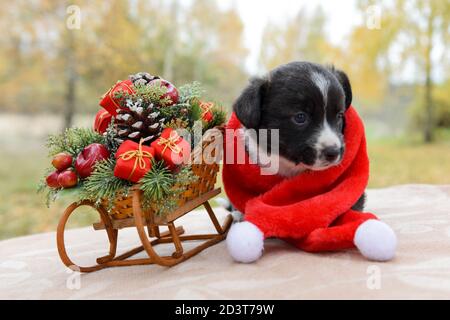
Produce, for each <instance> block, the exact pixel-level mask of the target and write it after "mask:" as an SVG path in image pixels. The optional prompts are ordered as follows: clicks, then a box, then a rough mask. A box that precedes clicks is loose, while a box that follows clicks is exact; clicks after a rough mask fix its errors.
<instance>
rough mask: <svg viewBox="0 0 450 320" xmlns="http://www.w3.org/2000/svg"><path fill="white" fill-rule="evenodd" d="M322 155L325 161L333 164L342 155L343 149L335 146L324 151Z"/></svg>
mask: <svg viewBox="0 0 450 320" xmlns="http://www.w3.org/2000/svg"><path fill="white" fill-rule="evenodd" d="M322 153H323V156H324V158H325V160H327V161H329V162H332V161H335V160H336V159H337V157H339V155H340V154H341V149H340V148H338V147H334V146H333V147H326V148H325V149H323V151H322Z"/></svg>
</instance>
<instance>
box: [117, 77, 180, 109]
mask: <svg viewBox="0 0 450 320" xmlns="http://www.w3.org/2000/svg"><path fill="white" fill-rule="evenodd" d="M134 91H135V92H134V93H131V94H130V93H127V92H123V91H119V92H116V94H115V98H116V99H118V100H119V101H120V102H121V104H122V107H127V104H128V100H131V101H139V100H142V102H143V105H142V106H143V107H144V108H145V107H146V106H149V105H150V104H151V103H153V104H155V105H157V106H160V107H165V106H167V105H169V104H171V100H170V98H169V97H164V98H161V97H162V96H164V95H165V94H166V93H167V88H166V87H165V86H163V85H161V84H160V83H157V82H156V81H153V82H152V84H150V85H147V84H143V85H135V86H134Z"/></svg>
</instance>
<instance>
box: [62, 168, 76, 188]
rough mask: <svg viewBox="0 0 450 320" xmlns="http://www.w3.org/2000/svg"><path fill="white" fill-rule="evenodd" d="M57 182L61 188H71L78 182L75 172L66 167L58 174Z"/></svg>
mask: <svg viewBox="0 0 450 320" xmlns="http://www.w3.org/2000/svg"><path fill="white" fill-rule="evenodd" d="M58 184H59V185H60V186H61V187H63V188H72V187H75V186H76V185H77V184H78V177H77V174H76V173H75V172H74V171H73V170H72V169H67V170H65V171H63V172H61V173H60V174H59V175H58Z"/></svg>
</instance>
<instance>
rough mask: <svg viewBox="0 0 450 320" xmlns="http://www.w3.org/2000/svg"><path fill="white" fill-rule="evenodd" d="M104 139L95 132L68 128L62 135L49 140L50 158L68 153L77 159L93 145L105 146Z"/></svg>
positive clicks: (56, 135) (53, 136) (51, 137)
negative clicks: (61, 153)
mask: <svg viewBox="0 0 450 320" xmlns="http://www.w3.org/2000/svg"><path fill="white" fill-rule="evenodd" d="M104 142H105V141H104V137H103V136H102V135H100V134H98V133H97V132H95V131H94V130H91V129H86V128H68V129H66V130H65V131H64V132H63V133H62V134H55V135H50V136H49V137H48V139H47V144H46V145H47V147H48V149H49V156H54V155H55V154H57V153H60V152H67V153H69V154H70V155H72V156H73V157H76V156H77V155H78V154H79V153H80V152H81V151H82V150H83V149H84V148H85V147H87V146H88V145H90V144H91V143H101V144H103V143H104Z"/></svg>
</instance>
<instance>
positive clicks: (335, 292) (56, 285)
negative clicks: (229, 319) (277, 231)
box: [0, 185, 450, 299]
mask: <svg viewBox="0 0 450 320" xmlns="http://www.w3.org/2000/svg"><path fill="white" fill-rule="evenodd" d="M367 209H368V210H369V211H373V212H375V213H376V214H377V215H378V216H379V217H380V218H381V219H383V220H384V221H386V222H387V223H389V224H390V225H391V226H392V227H393V228H394V230H395V231H396V232H397V235H398V238H399V248H398V254H397V257H396V258H395V259H394V260H393V261H391V262H388V263H376V262H370V261H366V260H364V259H363V258H362V257H361V256H360V255H359V254H358V252H357V251H356V250H350V251H346V252H341V253H329V254H310V253H305V252H301V251H299V250H297V249H295V248H293V247H291V246H289V245H288V244H286V243H284V242H282V241H278V240H269V241H267V242H266V250H265V254H264V255H263V257H262V259H261V260H259V261H258V262H257V263H254V264H249V265H244V264H237V263H234V262H233V261H232V260H231V258H230V257H229V256H228V254H227V252H226V248H225V243H224V242H222V243H220V244H218V245H216V246H213V247H211V248H209V249H207V250H206V251H203V252H202V253H200V254H199V255H197V256H195V257H193V258H192V259H190V260H188V261H186V262H184V263H182V264H180V265H178V266H175V267H172V268H164V267H160V266H154V265H151V266H137V267H126V268H110V269H105V270H102V271H98V272H94V273H91V274H82V275H80V274H78V273H73V272H72V271H70V270H68V269H66V268H65V267H64V266H63V265H62V263H61V262H60V260H59V257H58V255H57V252H56V244H55V234H54V233H45V234H37V235H33V236H28V237H22V238H15V239H10V240H6V241H2V242H0V298H3V299H21V298H22V299H119V298H125V299H230V298H234V299H316V298H324V299H334V298H337V299H341V298H344V299H347V298H355V299H393V298H406V299H409V298H426V299H428V298H443V299H446V298H450V186H429V185H406V186H398V187H392V188H386V189H376V190H369V192H368V208H367ZM217 212H219V213H220V214H219V216H221V217H223V216H224V215H225V212H224V211H223V210H222V211H221V210H219V209H217ZM183 225H184V227H185V229H186V230H187V231H193V232H204V231H206V229H211V228H212V227H211V226H210V224H209V221H208V219H207V216H206V214H205V212H203V211H200V210H199V211H196V212H195V213H191V214H189V215H187V216H185V217H184V218H183ZM211 230H212V229H211ZM66 238H67V240H66V241H67V243H68V245H69V247H70V248H69V254H71V255H72V256H73V257H74V260H75V261H77V262H80V263H81V262H85V263H89V262H93V257H96V256H99V255H102V254H104V253H106V252H105V249H106V248H107V246H106V244H107V242H106V236H105V233H104V232H101V231H93V230H92V228H83V229H75V230H71V231H70V232H69V233H68V235H67V237H66ZM119 243H120V246H119V250H124V249H127V248H131V247H133V246H135V245H136V244H137V243H138V238H137V234H136V231H135V230H134V229H127V230H124V231H121V234H120V237H119ZM169 249H170V248H163V250H165V251H167V252H168V250H169ZM141 256H144V255H143V254H141Z"/></svg>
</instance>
